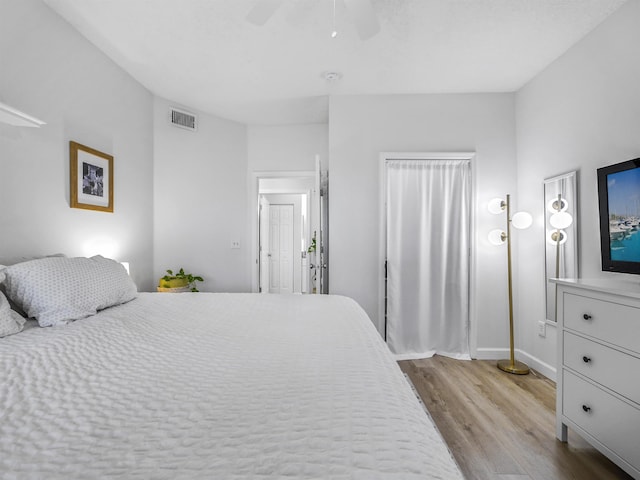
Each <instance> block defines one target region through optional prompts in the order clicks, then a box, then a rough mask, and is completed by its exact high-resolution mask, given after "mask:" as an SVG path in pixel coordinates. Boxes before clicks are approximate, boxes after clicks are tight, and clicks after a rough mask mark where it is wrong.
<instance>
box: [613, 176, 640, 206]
mask: <svg viewBox="0 0 640 480" xmlns="http://www.w3.org/2000/svg"><path fill="white" fill-rule="evenodd" d="M607 190H608V192H609V216H611V215H614V214H615V215H621V216H626V215H629V216H632V215H634V216H637V215H639V214H640V168H633V169H631V170H625V171H623V172H617V173H611V174H609V175H607Z"/></svg>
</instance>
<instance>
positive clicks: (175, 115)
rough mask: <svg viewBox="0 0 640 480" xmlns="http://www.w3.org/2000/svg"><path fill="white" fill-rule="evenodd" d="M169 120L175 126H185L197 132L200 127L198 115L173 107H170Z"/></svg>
mask: <svg viewBox="0 0 640 480" xmlns="http://www.w3.org/2000/svg"><path fill="white" fill-rule="evenodd" d="M169 122H170V123H171V125H173V126H175V127H180V128H184V129H185V130H191V131H192V132H195V131H196V130H197V129H198V117H196V116H195V115H194V114H193V113H189V112H186V111H184V110H179V109H177V108H173V107H171V108H170V109H169Z"/></svg>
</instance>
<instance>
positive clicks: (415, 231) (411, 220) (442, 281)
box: [385, 160, 471, 359]
mask: <svg viewBox="0 0 640 480" xmlns="http://www.w3.org/2000/svg"><path fill="white" fill-rule="evenodd" d="M385 168H386V177H387V185H386V195H387V198H386V210H387V211H386V218H387V325H386V328H387V343H388V344H389V348H390V349H391V351H392V352H393V353H395V354H396V357H397V358H404V359H409V358H428V357H431V356H432V355H434V354H436V353H437V354H439V355H445V356H448V357H454V358H464V359H469V358H470V357H469V338H468V337H469V333H468V330H469V328H468V326H469V248H470V240H469V230H470V228H469V227H470V195H471V181H470V180H471V167H470V161H469V160H387V162H386V167H385Z"/></svg>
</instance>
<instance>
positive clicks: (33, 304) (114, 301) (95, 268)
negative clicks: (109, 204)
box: [4, 255, 138, 327]
mask: <svg viewBox="0 0 640 480" xmlns="http://www.w3.org/2000/svg"><path fill="white" fill-rule="evenodd" d="M4 273H5V280H4V287H5V291H6V294H7V297H9V299H10V300H12V301H13V302H15V303H16V304H17V306H18V307H20V308H21V309H22V310H24V311H25V313H26V314H27V316H29V317H32V318H35V319H37V320H38V323H39V324H40V326H41V327H48V326H51V325H58V324H64V323H68V322H70V321H73V320H78V319H80V318H85V317H88V316H90V315H94V314H95V313H96V312H97V311H98V310H102V309H104V308H107V307H111V306H114V305H119V304H121V303H125V302H128V301H129V300H133V299H134V298H135V297H136V295H137V292H138V290H137V288H136V285H135V283H133V280H131V277H129V275H128V274H127V271H126V270H125V268H124V267H123V266H122V265H121V264H120V263H118V262H116V261H115V260H111V259H108V258H104V257H101V256H100V255H97V256H95V257H91V258H84V257H77V258H66V257H48V258H40V259H37V260H31V261H28V262H22V263H18V264H16V265H12V266H10V267H7V268H6V269H5V270H4Z"/></svg>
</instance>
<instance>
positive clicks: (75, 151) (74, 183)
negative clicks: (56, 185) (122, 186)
mask: <svg viewBox="0 0 640 480" xmlns="http://www.w3.org/2000/svg"><path fill="white" fill-rule="evenodd" d="M69 153H70V158H71V169H70V172H71V208H85V209H87V210H99V211H101V212H113V157H112V156H111V155H107V154H106V153H102V152H99V151H98V150H94V149H93V148H89V147H86V146H84V145H80V144H79V143H76V142H69Z"/></svg>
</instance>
